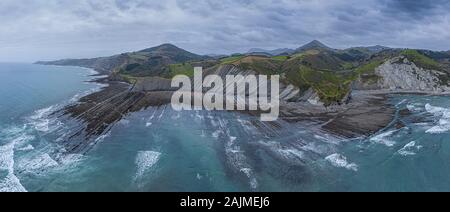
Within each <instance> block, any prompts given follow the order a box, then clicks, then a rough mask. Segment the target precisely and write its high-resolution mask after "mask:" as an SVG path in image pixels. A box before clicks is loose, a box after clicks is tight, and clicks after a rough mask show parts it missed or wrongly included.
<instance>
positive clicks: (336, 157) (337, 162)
mask: <svg viewBox="0 0 450 212" xmlns="http://www.w3.org/2000/svg"><path fill="white" fill-rule="evenodd" d="M325 160H327V161H328V162H330V163H331V164H332V165H333V166H336V167H339V168H346V169H348V170H352V171H358V165H356V164H355V163H349V162H348V161H347V158H346V157H345V156H343V155H341V154H338V153H336V154H332V155H330V156H327V157H326V158H325Z"/></svg>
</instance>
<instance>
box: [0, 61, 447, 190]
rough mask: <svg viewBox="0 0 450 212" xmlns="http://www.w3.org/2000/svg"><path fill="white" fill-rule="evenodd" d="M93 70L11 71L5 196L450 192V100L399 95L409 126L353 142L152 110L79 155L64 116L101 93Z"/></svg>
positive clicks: (6, 81) (236, 117)
mask: <svg viewBox="0 0 450 212" xmlns="http://www.w3.org/2000/svg"><path fill="white" fill-rule="evenodd" d="M90 74H92V71H90V70H88V69H83V68H75V67H56V66H39V65H28V64H0V191H450V165H448V164H449V161H450V145H449V144H448V142H450V122H449V121H450V120H449V118H450V110H449V109H450V97H430V96H415V95H407V96H392V98H391V101H392V103H393V104H394V105H397V107H398V109H399V110H401V109H405V108H409V109H410V110H411V111H412V114H410V115H407V116H403V115H401V114H398V116H397V120H396V121H399V120H400V121H401V122H403V123H404V125H405V126H406V127H404V128H402V129H396V128H395V126H394V125H393V126H392V127H388V128H386V129H385V130H383V131H381V132H379V133H377V134H376V135H375V136H373V137H371V138H367V139H353V140H346V139H342V138H337V137H333V136H331V135H327V134H324V133H322V132H321V131H320V130H319V126H317V125H316V124H315V123H298V124H289V123H283V122H281V123H280V124H278V125H270V124H267V123H259V122H257V121H256V120H257V118H255V117H250V116H247V115H243V114H238V113H227V112H211V111H184V112H175V111H173V110H171V108H170V106H167V107H159V108H150V109H148V110H145V111H141V112H138V113H134V114H131V115H129V116H128V117H126V118H125V119H123V120H122V121H120V122H119V123H117V124H116V125H115V126H114V127H113V128H112V130H111V131H110V132H109V133H107V134H105V135H102V136H100V137H98V138H96V140H97V141H98V142H97V144H96V145H95V146H93V148H92V150H91V151H89V152H87V153H86V154H83V155H79V154H71V153H67V152H65V151H64V148H63V147H62V144H63V143H64V142H65V139H66V137H67V134H68V132H69V131H71V130H72V129H73V128H74V125H73V123H72V122H71V121H70V120H67V119H65V118H63V117H59V116H55V115H54V114H53V112H55V111H57V110H58V109H60V108H62V107H63V106H64V105H68V104H71V103H73V102H75V101H76V100H77V98H79V97H81V96H83V95H86V94H87V93H90V92H93V91H95V90H98V89H99V88H100V87H101V85H98V84H93V83H86V80H89V79H92V77H90V76H89V75H90ZM402 114H403V113H402ZM368 121H370V120H368ZM75 127H76V126H75Z"/></svg>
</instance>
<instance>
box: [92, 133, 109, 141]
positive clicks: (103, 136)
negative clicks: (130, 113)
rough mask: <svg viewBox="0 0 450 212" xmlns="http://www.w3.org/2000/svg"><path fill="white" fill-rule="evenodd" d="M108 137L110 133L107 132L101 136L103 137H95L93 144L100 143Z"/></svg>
mask: <svg viewBox="0 0 450 212" xmlns="http://www.w3.org/2000/svg"><path fill="white" fill-rule="evenodd" d="M109 136H111V131H110V132H108V133H106V134H103V135H101V136H99V137H97V138H96V139H95V142H96V143H97V142H102V141H104V140H105V138H107V137H109Z"/></svg>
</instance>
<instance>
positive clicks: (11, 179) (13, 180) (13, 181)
mask: <svg viewBox="0 0 450 212" xmlns="http://www.w3.org/2000/svg"><path fill="white" fill-rule="evenodd" d="M0 192H27V190H26V189H25V187H23V185H22V184H21V183H20V180H19V178H17V177H16V175H14V174H8V175H7V176H6V177H5V178H4V179H2V180H0Z"/></svg>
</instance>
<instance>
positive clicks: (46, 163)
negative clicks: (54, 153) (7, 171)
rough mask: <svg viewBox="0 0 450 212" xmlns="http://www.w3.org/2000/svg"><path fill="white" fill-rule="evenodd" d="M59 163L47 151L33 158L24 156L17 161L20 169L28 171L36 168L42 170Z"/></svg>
mask: <svg viewBox="0 0 450 212" xmlns="http://www.w3.org/2000/svg"><path fill="white" fill-rule="evenodd" d="M58 165H59V164H58V162H56V161H55V160H53V158H51V157H50V155H48V154H47V153H44V154H41V155H38V156H35V157H32V158H23V159H21V160H19V162H18V163H17V167H18V168H19V169H20V170H23V171H27V172H34V171H36V170H40V171H42V170H46V169H48V168H52V167H56V166H58Z"/></svg>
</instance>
